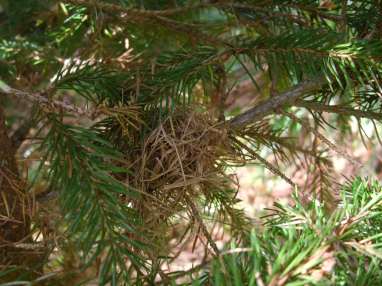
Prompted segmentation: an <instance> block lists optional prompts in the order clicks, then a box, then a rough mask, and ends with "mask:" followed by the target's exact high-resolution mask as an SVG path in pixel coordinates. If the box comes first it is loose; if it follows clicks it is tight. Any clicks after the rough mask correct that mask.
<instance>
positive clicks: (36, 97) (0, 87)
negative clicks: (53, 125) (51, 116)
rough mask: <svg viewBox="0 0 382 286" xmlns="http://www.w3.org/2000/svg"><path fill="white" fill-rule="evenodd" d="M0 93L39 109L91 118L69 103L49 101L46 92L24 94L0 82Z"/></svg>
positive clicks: (87, 113) (24, 92)
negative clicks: (31, 104)
mask: <svg viewBox="0 0 382 286" xmlns="http://www.w3.org/2000/svg"><path fill="white" fill-rule="evenodd" d="M0 83H1V84H0V93H3V94H7V95H14V96H17V97H19V98H21V99H26V100H29V101H31V102H35V103H37V104H39V106H40V107H43V108H47V109H48V110H52V109H53V110H55V109H61V110H64V111H67V112H70V113H75V114H78V115H87V116H89V117H91V116H92V114H91V113H90V112H88V111H86V110H84V109H82V108H80V107H77V106H74V105H71V104H69V103H66V102H63V101H59V100H53V99H49V98H48V97H47V94H48V92H46V91H45V92H34V93H33V92H26V91H22V90H18V89H15V88H12V87H9V86H8V85H6V84H5V83H4V82H2V81H0Z"/></svg>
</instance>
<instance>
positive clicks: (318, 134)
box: [282, 112, 362, 167]
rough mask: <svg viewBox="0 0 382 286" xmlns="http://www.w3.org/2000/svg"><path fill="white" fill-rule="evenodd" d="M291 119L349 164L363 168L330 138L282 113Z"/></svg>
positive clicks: (293, 116)
mask: <svg viewBox="0 0 382 286" xmlns="http://www.w3.org/2000/svg"><path fill="white" fill-rule="evenodd" d="M282 113H283V114H285V115H286V116H288V117H289V118H291V119H292V120H293V121H295V122H297V123H299V124H300V125H301V126H302V127H303V128H305V129H306V130H308V131H310V132H312V133H313V134H314V135H315V136H317V138H319V139H320V140H321V141H322V142H323V143H325V144H326V145H327V146H328V147H329V148H330V149H332V150H333V151H335V152H336V153H338V154H339V155H341V156H342V157H344V158H346V159H347V160H348V161H349V162H351V163H352V164H354V165H355V166H357V167H362V164H361V163H360V162H358V161H357V160H355V159H354V158H353V157H352V156H350V155H349V154H348V153H347V152H346V151H344V150H341V148H339V147H337V146H336V145H335V144H333V143H332V142H331V141H330V140H329V139H328V138H326V137H325V136H324V135H322V134H321V133H320V132H318V131H317V130H316V129H314V128H312V127H311V126H309V124H306V123H305V122H304V121H303V120H301V119H300V118H298V117H297V116H295V115H294V114H292V113H289V112H282Z"/></svg>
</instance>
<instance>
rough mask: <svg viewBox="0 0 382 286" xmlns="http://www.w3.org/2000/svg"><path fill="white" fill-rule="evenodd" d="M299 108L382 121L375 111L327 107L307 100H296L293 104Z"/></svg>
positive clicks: (380, 115)
mask: <svg viewBox="0 0 382 286" xmlns="http://www.w3.org/2000/svg"><path fill="white" fill-rule="evenodd" d="M293 105H294V106H297V107H303V108H306V109H309V110H313V111H318V112H328V113H336V114H341V115H347V116H354V117H357V118H369V119H373V120H378V121H381V120H382V114H381V113H378V112H373V111H363V110H359V109H353V108H349V107H344V106H339V105H325V104H321V103H317V102H312V101H306V100H296V102H295V103H294V104H293Z"/></svg>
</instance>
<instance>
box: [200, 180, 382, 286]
mask: <svg viewBox="0 0 382 286" xmlns="http://www.w3.org/2000/svg"><path fill="white" fill-rule="evenodd" d="M381 190H382V189H381V186H380V185H379V184H378V183H377V182H368V181H365V180H361V179H359V178H356V179H355V180H354V181H353V182H352V183H349V184H348V185H347V186H346V187H345V188H344V190H343V191H342V197H341V200H340V204H339V207H338V208H337V209H336V210H335V211H333V212H331V213H328V212H327V210H325V206H324V205H323V204H322V202H321V201H320V200H318V199H314V200H312V201H311V202H310V203H309V204H308V205H306V204H304V203H302V202H301V199H300V198H299V195H298V194H297V193H295V196H294V199H293V202H294V203H293V206H288V205H281V204H278V203H276V204H275V206H274V208H273V209H272V213H271V215H269V216H267V217H265V218H264V227H263V228H262V229H255V230H253V231H252V234H251V235H250V237H249V244H248V245H247V246H246V247H235V245H232V248H230V249H227V250H226V251H223V252H222V254H221V256H220V257H219V259H216V260H214V261H213V262H212V268H211V270H210V271H209V272H206V273H204V274H201V275H202V277H201V278H200V280H199V282H196V284H195V285H279V284H282V285H329V284H330V285H379V284H380V283H381V282H382V280H381V279H382V277H381V274H380V270H379V269H380V264H381V259H382V256H381V254H382V252H381V223H382V207H381V204H382V193H381ZM193 285H194V284H193Z"/></svg>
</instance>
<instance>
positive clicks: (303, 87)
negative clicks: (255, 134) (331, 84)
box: [229, 78, 325, 128]
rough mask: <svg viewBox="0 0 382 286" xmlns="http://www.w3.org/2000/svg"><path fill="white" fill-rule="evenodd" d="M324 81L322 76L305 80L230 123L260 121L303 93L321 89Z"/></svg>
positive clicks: (242, 123)
mask: <svg viewBox="0 0 382 286" xmlns="http://www.w3.org/2000/svg"><path fill="white" fill-rule="evenodd" d="M324 83H325V80H324V79H322V78H319V79H315V80H307V81H304V82H302V83H300V84H298V85H296V86H294V87H293V88H291V89H290V90H288V91H285V92H283V93H281V94H279V95H277V96H274V97H271V98H269V99H268V100H266V101H263V102H260V103H259V104H258V105H256V106H255V107H253V108H251V109H250V110H248V111H246V112H244V113H242V114H240V115H238V116H236V117H234V118H232V119H231V120H230V121H229V123H230V125H231V126H232V127H234V128H239V127H242V126H244V125H247V124H251V123H254V122H256V121H259V120H261V119H263V118H264V117H265V116H267V115H269V114H272V113H273V112H276V111H277V110H278V109H279V108H281V107H283V106H285V105H287V104H292V103H293V102H294V101H295V100H297V99H298V98H299V97H301V96H302V95H304V94H307V93H309V92H314V91H316V90H318V89H320V88H321V87H322V86H323V84H324Z"/></svg>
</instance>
